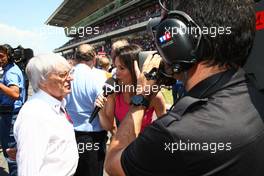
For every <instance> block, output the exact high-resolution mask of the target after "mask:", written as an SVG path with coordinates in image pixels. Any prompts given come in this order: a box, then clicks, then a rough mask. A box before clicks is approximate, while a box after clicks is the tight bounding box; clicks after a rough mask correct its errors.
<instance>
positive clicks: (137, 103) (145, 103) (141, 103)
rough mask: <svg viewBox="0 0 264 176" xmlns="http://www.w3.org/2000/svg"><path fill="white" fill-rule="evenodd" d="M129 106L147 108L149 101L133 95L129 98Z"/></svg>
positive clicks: (141, 96)
mask: <svg viewBox="0 0 264 176" xmlns="http://www.w3.org/2000/svg"><path fill="white" fill-rule="evenodd" d="M130 104H132V105H134V106H145V107H148V106H149V101H148V100H147V99H146V98H145V97H144V96H143V95H134V96H133V97H132V98H131V101H130Z"/></svg>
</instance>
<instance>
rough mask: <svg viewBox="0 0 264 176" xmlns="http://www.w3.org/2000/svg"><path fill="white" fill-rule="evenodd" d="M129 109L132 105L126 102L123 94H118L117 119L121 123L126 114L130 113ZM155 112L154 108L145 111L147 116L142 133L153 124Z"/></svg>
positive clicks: (142, 126) (143, 122) (116, 101)
mask: <svg viewBox="0 0 264 176" xmlns="http://www.w3.org/2000/svg"><path fill="white" fill-rule="evenodd" d="M129 107H130V105H129V104H127V103H126V102H125V100H124V96H123V94H122V93H119V94H117V96H116V99H115V117H116V118H117V120H118V121H119V122H122V120H123V119H124V118H125V116H126V114H127V113H128V111H129ZM153 112H154V108H153V107H151V108H148V109H146V110H145V114H144V117H143V121H142V125H141V131H142V130H144V128H145V127H146V126H148V125H149V124H151V122H152V116H153Z"/></svg>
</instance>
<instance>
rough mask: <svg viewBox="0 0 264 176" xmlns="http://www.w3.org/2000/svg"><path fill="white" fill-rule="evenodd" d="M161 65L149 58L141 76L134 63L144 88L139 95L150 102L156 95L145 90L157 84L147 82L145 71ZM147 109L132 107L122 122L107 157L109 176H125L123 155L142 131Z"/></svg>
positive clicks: (106, 163) (138, 81) (138, 80)
mask: <svg viewBox="0 0 264 176" xmlns="http://www.w3.org/2000/svg"><path fill="white" fill-rule="evenodd" d="M159 63H160V59H158V58H157V59H153V58H152V57H148V58H147V59H146V61H145V62H144V65H143V68H142V73H141V74H140V71H139V68H138V64H137V62H136V61H134V67H135V72H136V75H137V84H138V86H140V87H142V90H141V91H142V92H137V94H143V95H146V96H145V98H146V99H148V100H150V101H151V99H152V98H153V95H154V94H152V92H148V94H145V92H144V90H147V89H145V86H148V85H149V86H151V85H153V83H155V82H153V81H147V80H146V79H145V77H144V74H143V73H144V72H145V71H146V72H149V71H150V70H151V69H152V68H153V67H158V66H159ZM145 109H146V107H144V106H131V107H130V110H129V112H128V113H127V116H126V118H125V119H124V120H123V121H122V123H121V125H120V127H119V128H118V130H117V133H116V135H115V136H114V138H113V139H112V142H111V144H110V147H109V149H108V152H107V155H106V161H105V168H106V171H107V172H108V173H109V175H115V176H123V175H125V173H124V170H123V168H122V166H121V155H122V152H123V151H124V150H125V148H126V147H127V146H128V145H129V144H131V143H132V142H133V141H134V140H136V138H137V137H138V134H139V133H140V130H141V123H142V119H143V116H144V111H145Z"/></svg>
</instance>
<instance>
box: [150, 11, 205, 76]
mask: <svg viewBox="0 0 264 176" xmlns="http://www.w3.org/2000/svg"><path fill="white" fill-rule="evenodd" d="M148 29H149V30H150V31H151V33H152V34H153V38H154V40H155V44H156V47H157V50H158V52H159V54H160V55H161V57H162V58H163V60H164V61H165V63H167V64H168V65H171V66H172V67H173V72H174V73H179V72H182V71H186V70H188V69H189V68H190V67H191V66H193V64H194V63H196V62H197V61H198V59H199V58H200V57H201V54H202V50H203V49H202V48H203V47H202V46H203V40H202V37H203V36H202V31H201V28H200V27H199V26H198V24H197V23H196V22H195V21H194V20H193V19H192V18H191V17H190V16H189V15H188V14H186V13H185V12H182V11H177V10H175V11H169V12H168V14H167V15H166V17H165V18H163V19H161V18H155V19H150V21H149V24H148Z"/></svg>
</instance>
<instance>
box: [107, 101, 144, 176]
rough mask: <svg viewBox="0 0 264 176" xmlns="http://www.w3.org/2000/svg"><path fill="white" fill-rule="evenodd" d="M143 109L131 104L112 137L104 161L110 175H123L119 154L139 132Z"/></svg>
mask: <svg viewBox="0 0 264 176" xmlns="http://www.w3.org/2000/svg"><path fill="white" fill-rule="evenodd" d="M144 110H145V107H143V106H137V107H136V106H131V108H130V110H129V112H128V113H127V117H126V118H125V119H124V120H123V121H122V123H121V124H120V127H119V128H118V130H117V133H116V135H115V136H114V137H113V139H112V142H111V144H110V147H109V149H108V152H107V155H106V161H105V168H106V171H107V172H108V173H109V174H110V175H115V176H123V175H125V173H124V170H123V168H122V166H121V154H122V152H123V151H124V149H125V148H126V147H127V146H128V145H129V144H130V143H131V142H133V141H134V140H135V139H136V138H137V136H138V134H139V133H140V129H141V123H142V119H143V115H144Z"/></svg>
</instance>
